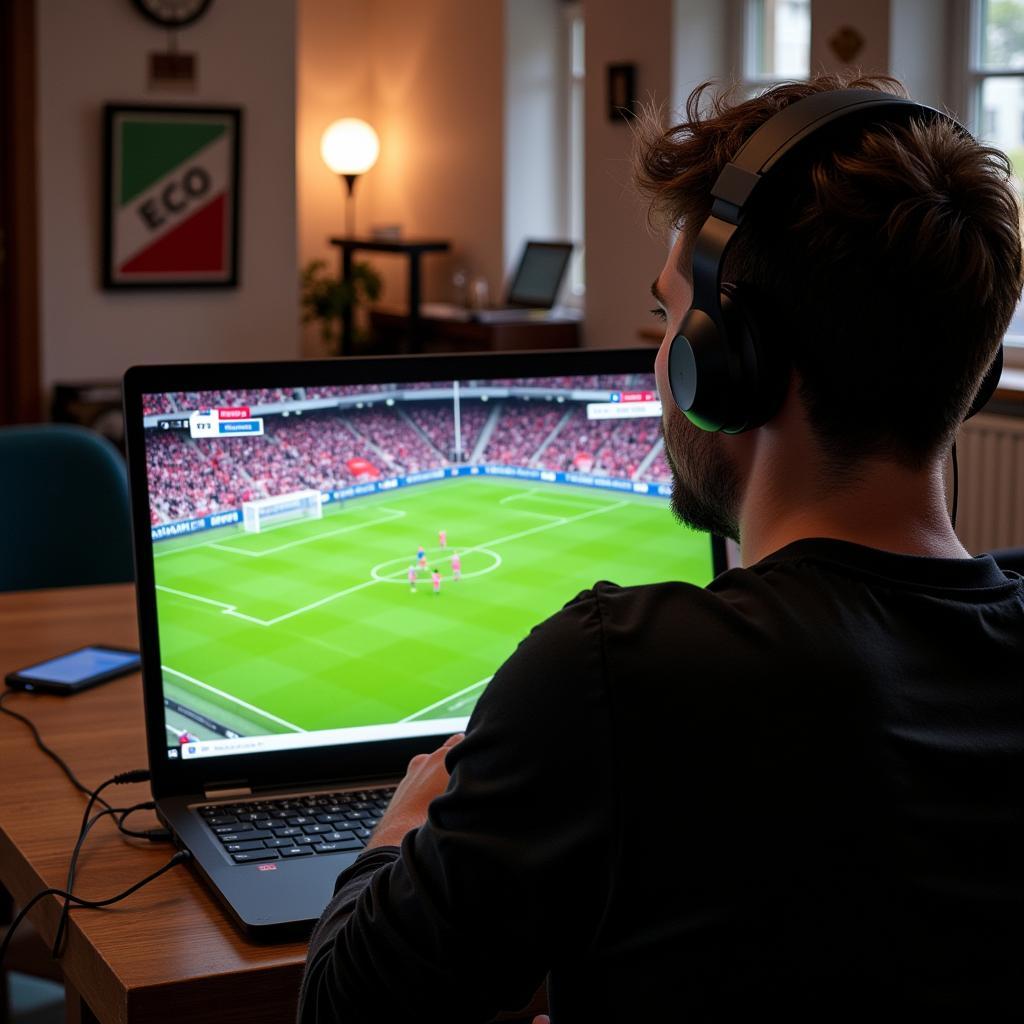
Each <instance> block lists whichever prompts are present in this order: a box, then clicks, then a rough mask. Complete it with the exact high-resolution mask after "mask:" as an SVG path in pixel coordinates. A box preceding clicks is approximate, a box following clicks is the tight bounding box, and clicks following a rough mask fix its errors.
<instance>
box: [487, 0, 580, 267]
mask: <svg viewBox="0 0 1024 1024" xmlns="http://www.w3.org/2000/svg"><path fill="white" fill-rule="evenodd" d="M504 6H505V54H506V62H505V104H504V106H505V109H504V113H505V215H504V216H505V219H504V253H503V258H504V264H505V269H506V273H508V272H509V271H510V268H512V267H513V265H514V263H515V261H516V260H517V259H518V258H519V254H520V253H521V251H522V248H523V243H524V242H525V241H526V239H528V238H540V239H558V238H567V237H568V235H569V231H568V209H567V203H568V201H569V197H568V195H567V189H566V187H565V184H566V180H565V179H566V176H565V174H564V173H563V166H564V163H565V161H566V159H567V156H568V153H567V137H566V136H567V133H568V131H569V125H568V123H567V122H568V119H567V117H566V104H567V102H568V98H567V96H566V91H567V90H566V75H565V70H564V69H565V64H566V54H567V53H568V47H569V41H568V38H567V35H568V33H567V32H566V31H565V20H564V18H563V17H562V11H561V10H560V6H561V5H560V0H505V4H504Z"/></svg>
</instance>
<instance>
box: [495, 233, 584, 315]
mask: <svg viewBox="0 0 1024 1024" xmlns="http://www.w3.org/2000/svg"><path fill="white" fill-rule="evenodd" d="M571 254H572V245H571V243H569V242H527V243H526V248H525V249H524V250H523V257H522V259H521V260H520V261H519V266H518V267H517V268H516V276H515V278H514V279H513V281H512V285H511V287H510V288H509V291H508V299H507V302H508V305H510V306H533V307H535V308H537V309H550V308H551V307H552V306H553V305H554V304H555V299H557V298H558V289H559V288H560V287H561V286H562V278H563V277H564V276H565V268H566V266H567V265H568V263H569V256H570V255H571Z"/></svg>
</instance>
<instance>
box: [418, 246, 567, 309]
mask: <svg viewBox="0 0 1024 1024" xmlns="http://www.w3.org/2000/svg"><path fill="white" fill-rule="evenodd" d="M571 255H572V242H536V241H529V242H527V243H526V245H525V246H524V248H523V254H522V256H520V257H519V263H518V265H517V266H516V270H515V273H514V274H513V275H512V280H511V282H510V284H509V286H508V292H507V293H506V295H505V303H504V305H503V306H499V307H497V308H495V309H468V308H466V307H464V306H457V305H455V304H453V303H447V302H424V303H421V304H420V312H421V314H422V315H423V316H425V317H435V318H437V319H439V320H479V321H481V322H482V323H505V322H515V321H520V320H531V319H547V318H550V317H551V316H552V313H553V309H554V305H555V300H556V299H557V298H558V293H559V291H560V290H561V287H562V280H563V278H564V277H565V271H566V269H567V267H568V266H569V257H570V256H571ZM565 315H566V316H568V313H566V314H565Z"/></svg>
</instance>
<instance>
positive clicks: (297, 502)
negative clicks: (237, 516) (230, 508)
mask: <svg viewBox="0 0 1024 1024" xmlns="http://www.w3.org/2000/svg"><path fill="white" fill-rule="evenodd" d="M323 515H324V509H323V503H322V501H321V499H320V492H319V491H312V490H310V491H292V492H291V493H290V494H279V495H277V496H276V497H274V498H257V499H256V500H255V501H244V502H242V527H243V529H244V530H245V532H246V533H259V532H260V531H261V530H263V529H266V527H268V526H272V525H276V524H277V523H285V522H290V521H291V520H293V519H322V518H323Z"/></svg>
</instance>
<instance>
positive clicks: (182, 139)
mask: <svg viewBox="0 0 1024 1024" xmlns="http://www.w3.org/2000/svg"><path fill="white" fill-rule="evenodd" d="M104 111H105V117H104V154H105V170H104V175H103V211H104V212H103V287H104V288H234V287H237V285H238V182H239V166H238V164H239V160H238V154H239V151H240V136H241V127H242V124H241V122H242V112H241V110H240V109H239V108H238V107H163V106H118V105H114V104H109V105H107V106H106V107H105V108H104Z"/></svg>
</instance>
